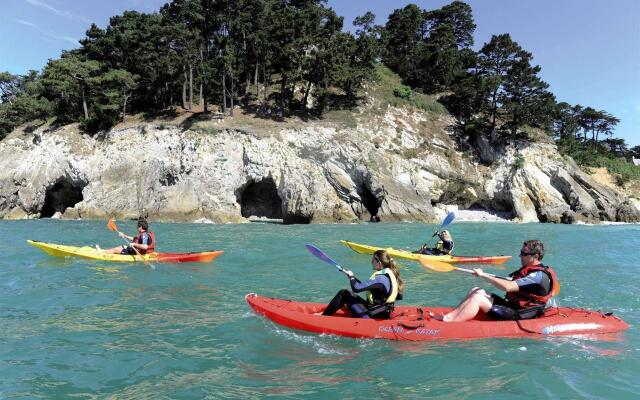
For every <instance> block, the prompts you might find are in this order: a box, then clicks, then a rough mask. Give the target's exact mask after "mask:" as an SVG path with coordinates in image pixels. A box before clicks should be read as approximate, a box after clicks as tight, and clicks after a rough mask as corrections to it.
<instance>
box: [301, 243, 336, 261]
mask: <svg viewBox="0 0 640 400" xmlns="http://www.w3.org/2000/svg"><path fill="white" fill-rule="evenodd" d="M304 247H306V248H307V250H309V253H311V254H313V255H314V256H316V257H318V258H319V259H321V260H322V261H324V262H326V263H329V264H331V265H335V266H336V267H338V266H340V265H339V264H338V263H337V262H335V261H334V260H333V259H331V257H329V256H328V255H326V254H324V253H323V252H322V250H320V249H319V248H317V247H316V246H314V245H312V244H311V243H307V244H305V245H304Z"/></svg>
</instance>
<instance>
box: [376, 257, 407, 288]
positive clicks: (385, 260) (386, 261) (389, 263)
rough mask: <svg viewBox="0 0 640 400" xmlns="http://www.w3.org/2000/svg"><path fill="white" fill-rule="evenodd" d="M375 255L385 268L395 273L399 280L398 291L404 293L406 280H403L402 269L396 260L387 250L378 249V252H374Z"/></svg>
mask: <svg viewBox="0 0 640 400" xmlns="http://www.w3.org/2000/svg"><path fill="white" fill-rule="evenodd" d="M373 256H374V257H375V258H377V259H378V260H380V262H381V263H382V267H383V268H389V269H390V270H391V271H393V274H394V275H395V276H396V280H397V281H398V293H400V294H402V295H404V282H402V278H401V277H400V269H399V268H398V265H397V264H396V260H394V259H393V258H392V257H391V256H390V255H389V253H387V252H386V251H385V250H376V252H375V253H373Z"/></svg>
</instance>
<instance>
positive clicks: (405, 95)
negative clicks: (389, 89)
mask: <svg viewBox="0 0 640 400" xmlns="http://www.w3.org/2000/svg"><path fill="white" fill-rule="evenodd" d="M393 95H394V96H396V97H400V98H401V99H405V100H409V99H410V98H411V88H410V87H409V86H405V85H400V86H396V88H395V89H393Z"/></svg>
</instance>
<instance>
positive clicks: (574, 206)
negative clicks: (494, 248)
mask: <svg viewBox="0 0 640 400" xmlns="http://www.w3.org/2000/svg"><path fill="white" fill-rule="evenodd" d="M454 124H455V121H453V119H451V118H450V117H448V116H439V117H433V116H432V115H431V114H428V113H424V112H417V111H415V110H407V109H398V108H393V107H389V108H388V109H387V111H386V112H385V113H382V114H380V115H375V114H368V115H366V116H365V115H363V114H359V115H358V116H357V126H356V127H351V128H346V127H339V126H328V125H322V124H320V123H318V122H313V123H309V124H306V125H305V126H302V127H283V128H282V129H273V130H271V131H269V132H268V133H266V134H265V133H264V132H261V133H260V134H258V133H256V132H254V131H252V130H251V129H250V128H242V127H239V128H221V129H218V130H215V131H213V132H211V131H209V132H206V131H202V130H197V129H193V130H192V129H181V128H179V127H176V126H164V125H163V124H153V123H139V124H135V125H132V126H126V127H123V128H119V129H118V128H116V129H113V130H111V131H109V132H106V133H103V134H102V135H99V136H98V137H90V136H87V135H83V134H81V133H79V132H78V131H77V127H76V126H74V125H70V126H65V127H60V128H57V129H52V128H48V127H41V128H38V129H35V130H34V131H32V132H29V133H27V132H23V131H16V132H14V133H12V134H11V135H9V136H8V137H7V138H5V139H4V140H3V141H1V142H0V218H4V219H22V218H40V217H60V218H64V219H77V218H82V219H105V218H108V217H116V218H136V217H138V216H139V215H141V214H145V215H148V216H149V217H150V218H152V219H154V220H161V221H174V222H193V221H209V222H214V223H225V222H232V223H238V222H248V221H249V217H251V216H255V217H262V218H266V219H275V220H282V221H283V222H284V223H285V224H287V223H331V222H340V223H353V222H358V221H369V220H372V219H374V220H375V219H377V218H379V219H380V221H382V222H391V221H423V222H438V221H440V220H441V218H442V216H443V215H444V214H445V213H446V212H447V210H453V209H455V210H457V211H456V214H457V220H460V221H464V220H469V221H471V220H480V221H515V222H535V221H541V222H557V223H576V222H583V223H598V222H600V221H614V222H638V221H640V206H639V202H638V201H637V200H636V199H633V198H629V197H627V196H626V195H625V194H624V193H622V192H621V191H617V190H615V189H614V188H611V187H608V186H605V185H602V184H599V183H598V182H596V181H595V180H594V179H592V178H591V177H590V175H588V174H587V173H585V172H583V171H581V170H580V169H579V168H578V167H577V166H576V165H575V164H573V163H572V162H571V160H565V159H563V158H562V157H561V156H560V155H559V154H558V152H557V150H556V148H555V145H554V144H553V143H550V142H546V143H545V142H542V143H529V142H524V141H514V142H511V143H509V144H507V145H506V146H504V147H502V148H501V149H494V148H491V147H489V146H488V145H486V144H485V147H484V148H481V151H480V152H479V155H474V153H473V152H470V151H469V150H468V146H467V148H465V149H464V150H463V149H460V148H464V147H465V146H461V145H460V138H458V137H456V134H455V133H453V130H452V129H451V126H453V125H454ZM487 160H488V161H487Z"/></svg>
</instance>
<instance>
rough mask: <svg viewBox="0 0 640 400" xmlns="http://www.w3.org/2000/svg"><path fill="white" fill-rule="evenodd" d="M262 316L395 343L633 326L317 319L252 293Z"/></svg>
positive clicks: (308, 308) (412, 315) (597, 320)
mask: <svg viewBox="0 0 640 400" xmlns="http://www.w3.org/2000/svg"><path fill="white" fill-rule="evenodd" d="M245 298H246V299H247V302H248V303H249V305H250V306H251V307H252V308H253V309H254V310H255V312H256V313H258V314H261V315H264V316H265V317H267V318H268V319H270V320H272V321H273V322H275V323H277V324H280V325H284V326H287V327H289V328H293V329H299V330H303V331H309V332H315V333H321V334H331V335H338V336H346V337H352V338H371V339H391V340H412V341H420V340H438V339H482V338H495V337H534V336H550V335H553V336H555V335H596V334H607V333H616V332H620V331H624V330H626V329H627V328H628V327H629V325H627V323H626V322H624V321H623V320H621V319H620V318H618V317H616V316H613V315H612V314H611V313H607V314H603V313H600V312H597V311H589V310H584V309H577V308H566V307H559V308H549V309H547V311H546V312H545V314H544V315H543V316H541V317H539V318H535V319H528V320H521V321H492V320H489V319H487V318H486V317H484V318H483V316H481V317H479V318H477V319H473V320H471V321H466V322H442V321H437V320H434V319H431V318H429V316H428V314H429V311H432V312H434V313H445V312H448V311H449V310H451V308H450V307H426V308H421V307H411V306H399V307H396V309H395V311H394V312H393V314H392V318H391V319H388V320H376V319H362V318H351V317H348V316H346V314H345V312H344V311H342V310H340V311H338V312H337V313H336V314H335V315H333V316H330V317H329V316H324V315H316V314H315V313H318V312H321V311H322V310H324V308H325V307H326V304H322V303H305V302H299V301H291V300H282V299H275V298H271V297H265V296H259V295H257V294H255V293H249V294H248V295H246V296H245Z"/></svg>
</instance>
